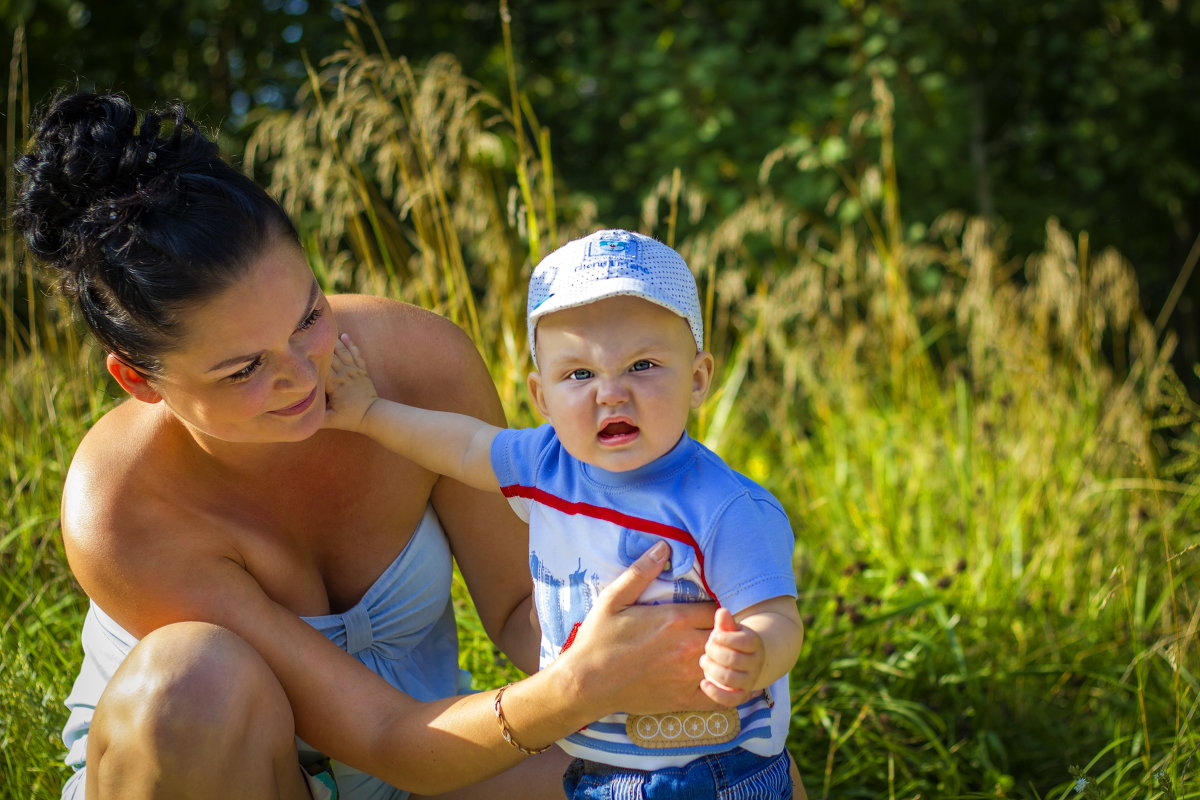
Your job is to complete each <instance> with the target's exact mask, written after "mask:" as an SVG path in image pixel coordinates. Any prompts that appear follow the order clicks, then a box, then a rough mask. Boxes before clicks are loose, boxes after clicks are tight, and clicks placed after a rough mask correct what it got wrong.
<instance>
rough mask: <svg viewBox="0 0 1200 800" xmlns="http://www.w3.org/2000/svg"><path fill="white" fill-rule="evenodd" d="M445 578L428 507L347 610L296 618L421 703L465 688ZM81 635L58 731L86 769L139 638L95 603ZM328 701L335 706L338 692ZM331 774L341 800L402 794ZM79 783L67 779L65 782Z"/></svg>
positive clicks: (342, 771) (371, 781)
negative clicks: (101, 705) (100, 710)
mask: <svg viewBox="0 0 1200 800" xmlns="http://www.w3.org/2000/svg"><path fill="white" fill-rule="evenodd" d="M450 577H451V557H450V547H449V543H448V542H447V541H446V536H445V533H444V532H443V531H442V527H441V523H440V522H439V521H438V518H437V516H436V515H435V514H434V512H433V509H432V508H427V509H426V510H425V515H424V517H422V519H421V522H420V524H418V526H417V529H416V531H414V532H413V535H412V538H411V539H410V540H409V542H408V544H407V545H405V547H404V549H403V550H402V551H400V554H399V555H398V556H396V559H395V560H394V561H393V562H392V563H391V564H390V565H388V567H387V569H385V570H384V571H383V574H381V575H380V576H379V578H378V579H377V580H376V581H375V583H374V584H373V585H372V586H371V588H370V589H368V590H367V592H366V594H364V595H363V597H362V599H361V600H359V602H358V603H357V604H356V605H355V606H354V607H353V608H350V609H349V610H347V611H345V612H343V613H341V614H325V615H322V616H318V617H301V619H303V620H304V621H305V622H307V623H308V624H309V625H311V626H312V627H314V628H315V629H317V630H318V631H320V632H321V633H322V634H323V635H324V636H325V637H326V638H327V639H329V640H330V641H331V642H333V643H334V644H336V645H337V646H338V647H340V648H342V649H343V650H345V651H346V652H347V653H349V654H350V655H351V656H353V657H354V658H355V659H357V660H358V661H360V662H362V663H363V664H364V665H365V666H366V667H367V668H368V669H370V670H371V671H372V672H374V673H375V674H376V675H379V676H380V677H382V678H383V679H384V680H386V681H387V682H388V683H390V684H391V685H392V686H394V687H396V688H397V689H399V690H400V691H402V692H404V693H405V694H408V695H410V696H412V697H414V698H416V699H418V700H423V701H427V700H436V699H439V698H442V697H449V696H450V695H453V694H458V693H459V692H461V691H464V690H466V688H467V686H468V685H469V676H466V674H465V673H461V672H460V671H459V669H458V638H457V631H456V628H455V624H454V610H453V606H452V605H451V602H450ZM82 639H83V665H82V667H81V668H80V670H79V676H78V677H77V678H76V679H75V685H74V687H73V688H72V690H71V693H70V695H68V697H67V699H66V705H67V708H69V709H70V710H71V715H70V717H69V718H68V720H67V724H66V726H65V728H64V729H63V741H64V742H65V743H66V745H67V748H68V750H69V752H68V753H67V758H66V762H67V763H68V764H70V765H71V766H73V767H75V768H76V769H77V770H79V769H82V768H83V767H84V766H85V763H84V762H85V758H86V753H87V733H88V728H89V726H90V725H91V720H92V715H93V713H94V712H95V709H96V702H97V701H98V700H99V699H100V694H101V693H102V692H103V691H104V687H105V686H107V685H108V681H109V679H111V678H112V675H113V672H115V671H116V669H117V667H118V666H120V664H121V662H122V661H123V660H124V658H125V656H126V655H127V654H128V653H129V651H130V650H131V649H132V648H133V646H134V645H135V644H137V641H138V640H137V639H135V638H134V637H133V636H132V635H131V634H129V633H128V632H127V631H125V630H124V629H123V628H121V626H120V625H118V624H117V623H116V622H114V621H113V619H112V618H111V617H109V616H108V615H107V614H106V613H104V611H103V610H102V609H100V607H99V606H97V605H96V604H95V603H92V604H91V606H90V608H89V609H88V613H87V617H86V618H85V620H84V623H83V634H82ZM326 702H330V703H336V702H337V696H336V695H333V696H330V697H328V698H326ZM297 747H298V748H299V750H300V754H301V758H302V760H306V759H307V758H308V757H312V756H314V755H315V751H314V750H312V748H310V747H308V746H307V745H305V744H304V742H302V741H300V740H297ZM334 774H335V775H336V776H337V780H338V790H339V792H340V796H341V797H342V798H343V800H385V799H386V800H398V799H399V798H404V797H407V793H406V792H401V791H399V790H398V789H395V788H393V787H391V786H388V785H387V784H385V783H383V782H382V781H380V780H378V779H376V778H372V777H371V776H369V775H366V774H364V773H361V772H358V771H357V770H354V769H352V768H350V767H347V766H345V765H344V764H336V763H335V764H334ZM80 777H82V776H80ZM77 783H79V781H77V780H72V781H71V783H70V784H68V786H71V785H73V784H77Z"/></svg>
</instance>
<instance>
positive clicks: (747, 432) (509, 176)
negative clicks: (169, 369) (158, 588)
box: [0, 30, 1200, 799]
mask: <svg viewBox="0 0 1200 800" xmlns="http://www.w3.org/2000/svg"><path fill="white" fill-rule="evenodd" d="M364 35H365V36H366V37H367V38H368V42H366V43H363V44H360V45H358V46H353V47H350V48H349V49H348V50H347V51H345V52H343V53H341V54H339V55H337V56H335V57H334V58H333V60H331V61H329V62H326V63H324V64H321V65H314V66H313V68H312V73H311V77H312V80H311V85H310V87H309V89H308V91H307V93H306V95H305V96H304V98H303V107H302V109H301V110H300V111H299V112H298V113H291V114H288V115H278V116H264V117H261V118H260V119H258V120H257V122H256V128H255V134H254V136H253V137H252V139H251V141H250V144H249V145H248V147H247V148H246V151H245V153H244V154H243V153H239V154H235V155H237V156H238V157H239V158H240V161H241V163H242V164H243V165H244V166H245V168H246V169H247V170H249V171H251V172H252V173H253V174H254V176H255V177H256V178H257V179H259V180H260V181H262V182H263V183H264V184H265V185H267V186H269V187H270V188H271V190H272V191H273V192H274V193H276V195H277V196H279V197H280V198H281V199H282V200H283V202H284V203H285V204H286V206H287V207H288V209H289V210H290V211H291V212H292V213H293V214H294V216H295V219H296V220H297V222H298V224H299V226H300V227H301V230H302V236H303V240H304V244H305V247H306V249H307V252H308V255H309V258H310V261H311V263H312V265H313V268H314V270H315V271H316V273H317V275H318V276H319V278H320V280H321V281H322V283H323V284H324V286H325V288H326V289H327V290H329V291H362V292H370V293H377V294H381V295H386V296H389V297H395V298H399V299H402V300H407V301H409V302H413V303H416V304H419V305H422V306H425V307H428V308H432V309H435V310H437V311H438V312H440V313H442V314H445V315H446V316H448V317H450V318H451V319H453V320H454V321H456V322H457V323H458V324H460V325H461V326H462V327H463V328H464V329H465V330H466V331H467V332H468V333H469V334H470V335H471V336H472V338H473V339H474V340H475V342H476V344H477V345H478V347H479V349H480V351H481V353H482V354H483V356H484V358H485V359H486V361H487V362H488V365H489V367H490V369H491V371H492V375H493V377H494V379H495V381H496V385H497V387H498V389H499V392H500V396H501V398H502V400H503V402H504V404H505V407H506V410H507V413H508V415H509V419H510V421H511V422H512V423H513V424H521V425H524V424H531V423H535V422H537V421H538V420H537V418H536V417H535V414H534V412H533V411H532V410H531V408H530V405H529V404H528V402H527V400H526V397H525V389H524V376H525V374H526V372H527V371H528V369H529V360H528V351H527V347H526V344H525V328H524V324H525V323H524V307H525V305H524V303H525V300H524V292H525V283H526V280H527V278H528V275H529V271H530V268H531V266H532V265H533V264H534V263H536V262H537V260H539V259H540V257H542V256H543V255H545V254H547V253H548V252H549V251H550V250H551V249H553V248H554V247H555V246H557V245H558V244H561V243H564V242H565V241H567V240H568V239H570V238H573V237H575V236H577V235H581V234H583V233H586V232H588V231H590V230H592V229H595V228H597V227H600V226H602V225H604V224H606V222H607V221H606V220H604V219H598V218H596V214H595V212H594V209H593V206H592V205H591V204H590V203H589V202H588V199H587V198H586V197H583V196H580V195H578V194H575V193H573V192H572V191H571V188H570V187H569V186H564V185H562V183H561V181H556V179H555V175H554V170H553V163H554V161H553V153H554V142H553V139H552V136H551V132H549V131H546V130H544V129H542V128H541V127H540V126H539V124H538V122H537V119H536V116H535V112H536V109H533V108H530V107H528V105H527V104H524V103H523V102H522V100H521V96H520V91H519V87H517V86H515V84H514V93H513V95H512V96H511V97H502V98H494V97H490V96H487V95H485V94H483V93H481V91H480V90H479V89H478V88H477V87H476V86H475V85H474V84H473V82H472V81H471V80H470V79H469V78H468V77H467V76H464V75H463V74H461V72H460V70H459V68H458V65H457V63H456V62H455V61H454V60H453V59H451V58H450V57H443V58H440V59H436V60H434V61H432V62H429V63H427V64H424V65H421V66H420V67H418V66H416V65H411V64H409V63H407V62H406V61H405V60H404V59H402V58H396V57H393V56H390V55H388V54H387V53H385V52H381V51H380V48H379V47H377V46H376V45H375V44H373V43H371V42H370V41H369V37H370V33H369V30H367V31H365V32H364ZM891 125H892V115H891V108H890V95H889V93H888V91H887V87H886V86H885V85H884V84H882V83H880V84H878V85H877V86H876V92H875V97H874V104H873V105H872V106H871V107H870V108H866V109H863V110H862V111H861V112H860V113H859V114H858V116H857V117H856V119H855V120H853V123H852V124H851V125H850V126H849V129H850V130H853V131H854V132H855V135H854V136H853V137H851V138H847V139H846V140H844V141H840V142H814V143H813V145H812V147H811V148H808V149H798V148H793V149H787V150H784V149H781V150H779V151H776V152H773V153H764V154H763V167H762V170H761V181H760V189H761V190H760V192H759V193H758V195H757V196H755V197H753V198H751V199H749V200H748V201H747V202H746V203H745V205H744V206H743V207H742V208H740V209H739V210H738V211H737V212H736V213H734V214H732V215H729V216H727V217H724V218H718V217H716V216H715V215H713V214H712V213H710V212H709V211H708V210H707V209H706V207H705V203H704V202H703V199H702V198H701V197H699V196H697V194H696V193H695V191H693V189H692V187H691V186H690V185H689V182H688V176H687V175H686V174H679V173H676V174H675V175H674V176H671V177H669V178H667V179H666V180H664V181H663V182H662V184H660V185H658V186H649V187H646V194H645V200H644V203H643V207H642V208H641V209H639V210H638V213H640V215H641V229H642V231H643V232H645V233H648V234H651V235H654V236H656V237H658V238H660V239H662V240H664V241H666V242H668V243H669V244H672V245H673V246H675V247H676V248H677V249H678V250H679V251H680V252H681V253H682V254H683V255H684V257H685V258H686V259H687V260H688V262H689V264H690V265H691V266H692V268H693V269H694V271H695V273H696V275H697V277H698V279H699V281H700V286H701V295H702V299H703V300H704V302H705V307H706V316H707V319H706V324H707V327H708V330H709V332H710V337H709V338H710V348H711V349H712V350H713V352H714V353H715V355H716V358H717V370H718V382H717V388H716V391H715V392H714V394H713V395H712V396H711V397H710V398H709V400H708V402H707V404H706V405H705V407H704V408H703V409H702V410H701V411H700V412H699V413H698V414H697V415H696V416H695V418H694V425H693V432H694V434H695V435H696V436H697V437H698V438H699V439H701V440H702V441H704V442H705V443H706V444H708V445H709V446H710V447H712V448H714V449H715V450H717V451H718V452H719V453H720V454H721V455H723V456H724V457H725V459H726V460H727V461H728V462H729V463H730V464H732V465H733V466H735V467H737V468H738V469H740V470H741V471H743V472H745V473H746V474H747V475H749V476H750V477H752V478H754V479H755V480H757V481H760V482H761V483H763V484H764V485H766V486H767V487H768V488H770V489H771V490H772V491H773V492H774V493H775V494H776V495H777V496H778V497H779V498H780V499H781V500H782V501H783V503H784V505H785V507H786V508H787V510H788V512H789V514H790V516H791V519H792V522H793V525H794V528H795V532H796V554H795V568H796V574H797V577H798V579H799V585H800V598H799V600H798V603H799V607H800V611H801V614H802V616H803V617H804V619H805V622H806V626H807V640H806V643H805V646H804V650H803V653H802V655H801V657H800V660H799V662H798V663H797V665H796V667H795V669H794V672H793V681H792V697H791V703H792V736H791V739H790V743H789V748H790V749H791V751H792V753H793V754H794V756H795V757H796V760H797V761H798V762H799V765H800V768H801V772H802V775H803V777H804V780H805V782H806V784H807V786H808V790H809V793H810V796H811V797H813V798H821V797H830V798H858V797H862V798H968V797H1010V798H1066V797H1075V796H1082V797H1090V798H1158V797H1161V798H1180V799H1182V798H1197V797H1200V757H1198V756H1197V750H1198V749H1200V719H1197V708H1198V705H1197V696H1198V693H1200V685H1198V684H1197V676H1196V671H1197V664H1198V659H1197V628H1198V627H1200V606H1198V604H1197V600H1198V599H1200V548H1198V547H1197V545H1198V543H1200V533H1198V530H1197V523H1196V518H1197V515H1196V512H1197V506H1198V502H1197V492H1198V486H1197V469H1198V468H1200V460H1198V459H1197V453H1198V448H1200V415H1198V414H1197V408H1196V406H1195V405H1194V404H1193V402H1192V401H1191V400H1189V398H1188V397H1187V395H1186V393H1185V392H1184V390H1183V388H1182V384H1181V381H1180V380H1179V377H1178V376H1177V375H1176V374H1175V373H1174V372H1173V370H1172V367H1171V366H1170V363H1169V357H1170V354H1171V350H1172V341H1173V340H1172V337H1171V335H1170V334H1169V333H1167V332H1165V331H1164V330H1162V329H1161V326H1158V325H1156V322H1155V317H1156V316H1157V310H1155V313H1154V314H1150V315H1148V314H1147V313H1146V312H1145V311H1143V310H1142V309H1141V308H1140V307H1139V305H1138V290H1137V285H1136V280H1135V277H1134V270H1133V267H1132V266H1131V265H1130V264H1128V263H1126V262H1125V260H1124V259H1123V258H1122V257H1121V256H1120V255H1119V254H1117V253H1115V252H1111V251H1105V252H1092V251H1091V249H1090V248H1089V244H1088V236H1087V233H1086V232H1083V231H1068V230H1063V229H1062V228H1061V227H1060V226H1059V225H1058V224H1057V222H1056V221H1055V220H1053V219H1051V220H1047V223H1046V235H1045V242H1044V247H1043V249H1042V251H1041V252H1039V253H1037V254H1035V255H1033V256H1031V257H1021V258H1016V257H1014V256H1013V255H1011V254H1010V253H1009V252H1008V250H1007V248H1006V241H1005V234H1004V228H1003V225H1002V224H998V223H989V222H986V221H984V220H980V219H973V218H968V217H965V216H963V215H961V214H958V213H955V212H953V211H950V210H948V211H947V213H945V214H944V215H943V216H942V217H940V218H939V219H937V220H934V221H930V222H927V223H924V224H917V223H915V222H912V221H909V220H906V219H905V218H904V202H903V198H902V197H900V196H899V193H898V189H897V185H898V184H897V178H896V173H897V171H901V172H902V171H903V169H904V165H903V164H897V163H895V162H894V160H893V158H892V154H891V149H890V141H891V135H892V130H891ZM797 170H800V171H805V172H812V173H814V174H816V173H826V174H834V175H836V176H837V178H838V183H839V185H840V186H841V190H840V191H839V193H837V194H836V195H835V196H832V197H830V199H829V203H828V206H827V208H826V213H825V214H824V215H823V216H821V217H816V218H815V217H813V216H811V215H805V214H801V213H799V212H798V211H797V210H796V209H795V208H793V207H791V206H789V204H788V202H787V201H786V200H785V199H783V198H781V197H779V196H777V195H776V194H775V193H773V192H772V180H773V178H777V177H778V176H780V175H782V174H784V173H785V172H787V171H791V172H792V173H794V172H795V171H797ZM5 236H6V238H5V240H4V247H5V249H4V258H5V260H4V280H3V292H4V296H3V298H2V301H0V308H3V313H4V339H3V342H2V346H3V348H4V363H5V368H4V375H5V383H6V391H5V392H4V394H3V395H2V396H0V464H2V469H3V502H4V503H5V513H4V514H3V519H2V520H0V526H2V527H0V557H2V559H3V569H2V570H0V636H2V639H0V659H2V664H0V750H2V753H3V754H2V755H0V770H3V773H2V774H0V785H2V787H3V788H0V797H12V798H18V797H19V798H49V797H57V796H58V791H59V786H60V785H61V783H62V781H63V780H64V779H65V777H66V774H67V771H66V768H65V767H63V766H62V765H61V758H62V750H63V747H62V745H61V742H60V741H59V740H58V731H59V729H60V728H61V726H62V723H63V722H64V720H65V716H66V712H65V709H64V708H63V707H62V704H61V701H62V698H63V697H64V696H65V694H66V692H67V689H68V688H69V685H70V682H71V680H72V679H73V676H74V672H75V670H76V668H77V664H78V661H79V657H80V651H79V645H78V627H79V625H80V623H81V620H82V614H83V611H84V609H85V603H86V601H85V599H84V598H83V597H82V595H81V594H80V592H79V590H78V588H77V587H76V585H75V584H74V582H73V580H72V578H71V577H70V574H69V572H68V571H67V569H66V566H65V562H64V560H63V556H62V548H61V544H60V540H59V532H58V522H57V516H58V502H59V495H60V490H61V485H62V478H63V475H64V472H65V470H66V468H67V465H68V463H69V460H70V456H71V452H72V450H73V448H74V446H75V443H76V442H77V441H78V440H79V438H80V437H81V436H82V434H83V432H84V431H85V430H86V429H87V427H88V425H89V424H90V423H91V422H92V421H94V420H95V419H96V418H98V417H99V416H100V415H101V414H103V413H104V411H105V410H106V409H108V408H110V407H111V406H112V405H113V404H114V403H116V402H118V401H119V398H118V397H117V394H116V392H115V390H114V388H113V386H111V385H110V384H109V383H107V382H106V377H105V376H104V375H103V372H102V370H101V369H100V368H99V367H100V358H99V354H98V353H97V351H96V350H95V349H94V348H93V347H92V346H90V345H88V344H87V343H86V342H85V341H84V340H83V338H82V336H81V335H80V333H79V331H78V330H77V329H76V328H74V327H73V326H72V324H71V323H70V322H69V320H68V319H67V318H66V317H65V316H64V312H63V311H62V309H60V308H59V306H58V304H57V302H56V301H55V300H54V299H53V297H52V296H51V295H50V294H49V293H48V291H47V287H46V286H45V285H44V283H43V281H42V280H41V279H40V278H39V277H38V275H37V273H36V270H35V268H34V266H33V265H31V264H29V263H28V262H27V261H26V260H25V259H24V256H23V254H22V252H21V250H20V248H19V246H18V244H17V243H16V242H14V241H13V240H12V238H11V236H12V235H11V233H6V234H5ZM752 536H753V532H747V543H748V546H752ZM456 598H457V599H458V602H459V611H460V631H461V637H460V638H461V643H462V661H463V665H464V666H465V667H467V668H469V669H470V670H471V671H472V672H473V673H474V675H475V681H476V685H477V686H478V687H480V688H484V687H491V686H496V685H498V684H500V683H502V682H503V681H505V680H508V679H511V678H512V677H514V676H516V674H517V673H516V672H515V671H514V670H513V668H512V667H510V666H508V665H507V664H506V662H504V660H503V659H502V658H500V657H499V656H498V654H497V653H496V651H495V650H494V649H493V647H492V645H491V643H490V642H489V641H488V640H487V639H486V637H485V636H484V634H483V633H482V629H481V627H480V626H479V624H478V622H477V620H476V619H475V617H474V611H473V609H472V608H471V606H470V601H469V599H468V598H467V596H466V593H465V591H463V590H462V587H461V586H459V587H457V591H456Z"/></svg>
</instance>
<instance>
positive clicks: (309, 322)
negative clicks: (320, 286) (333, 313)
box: [297, 306, 324, 331]
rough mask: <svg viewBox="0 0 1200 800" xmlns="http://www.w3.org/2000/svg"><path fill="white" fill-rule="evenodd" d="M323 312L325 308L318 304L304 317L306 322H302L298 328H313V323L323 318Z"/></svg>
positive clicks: (304, 329) (303, 329)
mask: <svg viewBox="0 0 1200 800" xmlns="http://www.w3.org/2000/svg"><path fill="white" fill-rule="evenodd" d="M323 312H324V309H322V308H321V307H320V306H317V307H316V308H314V309H313V310H312V313H311V314H309V315H308V316H307V317H305V318H304V322H301V323H300V327H299V328H297V330H301V331H306V330H308V329H309V328H311V327H312V326H313V325H316V324H317V320H319V319H320V318H321V314H322V313H323Z"/></svg>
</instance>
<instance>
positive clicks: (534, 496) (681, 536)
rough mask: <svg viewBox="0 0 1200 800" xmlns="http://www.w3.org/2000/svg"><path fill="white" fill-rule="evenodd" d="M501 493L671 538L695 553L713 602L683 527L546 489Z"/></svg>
mask: <svg viewBox="0 0 1200 800" xmlns="http://www.w3.org/2000/svg"><path fill="white" fill-rule="evenodd" d="M500 491H501V492H502V493H503V494H504V496H505V497H523V498H525V499H526V500H532V501H534V502H535V503H541V504H542V505H544V506H548V507H550V508H553V509H554V510H555V511H561V512H562V513H564V514H570V515H579V516H583V517H591V518H593V519H599V520H603V521H604V522H611V523H613V524H614V525H620V526H621V527H623V528H629V529H630V530H635V531H641V532H642V533H649V534H653V535H654V536H661V537H662V538H664V539H672V540H674V541H676V542H681V543H682V544H685V545H687V546H688V547H690V548H692V551H693V552H694V553H695V554H696V565H697V567H699V572H700V583H701V584H702V585H703V586H704V591H706V592H708V596H709V597H711V598H712V599H713V600H716V599H717V596H716V595H715V594H714V593H713V590H712V589H710V588H708V581H707V580H706V579H705V577H704V553H702V552H701V551H700V545H698V544H697V543H696V540H695V539H694V538H693V537H692V535H691V534H690V533H688V532H687V531H685V530H684V529H683V528H676V527H675V526H674V525H667V524H666V523H663V522H655V521H654V520H652V519H644V518H642V517H635V516H632V515H630V514H624V513H622V512H620V511H615V510H613V509H611V508H603V507H601V506H594V505H592V504H591V503H579V502H575V501H573V500H564V499H563V498H561V497H558V496H557V495H553V494H550V493H549V492H547V491H546V490H545V489H538V488H537V487H535V486H520V485H518V484H512V485H509V486H501V487H500Z"/></svg>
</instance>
